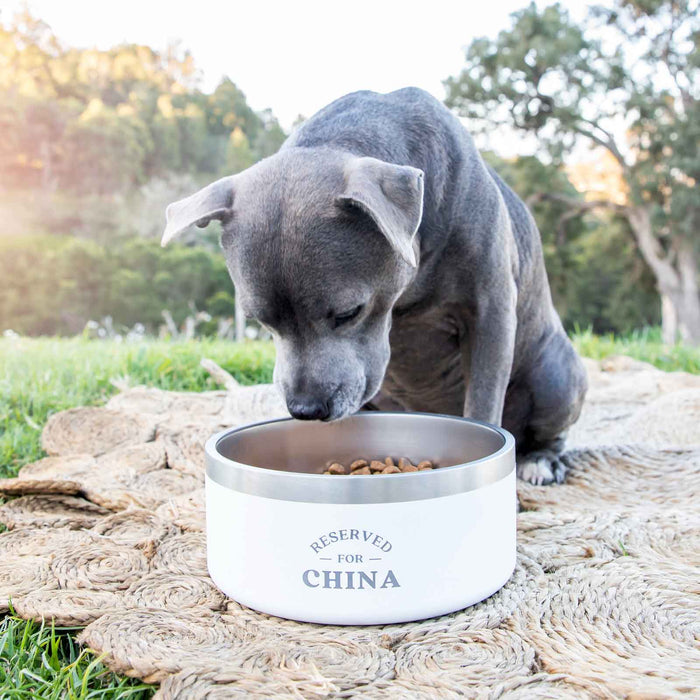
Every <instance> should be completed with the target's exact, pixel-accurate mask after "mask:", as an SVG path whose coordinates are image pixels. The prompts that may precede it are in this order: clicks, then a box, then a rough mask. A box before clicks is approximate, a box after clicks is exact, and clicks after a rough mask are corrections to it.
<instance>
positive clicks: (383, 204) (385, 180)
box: [336, 158, 423, 267]
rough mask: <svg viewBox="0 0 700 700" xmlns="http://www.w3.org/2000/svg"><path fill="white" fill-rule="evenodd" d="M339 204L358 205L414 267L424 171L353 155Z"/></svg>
mask: <svg viewBox="0 0 700 700" xmlns="http://www.w3.org/2000/svg"><path fill="white" fill-rule="evenodd" d="M336 202H337V203H338V205H339V206H342V207H348V206H350V207H357V208H358V209H361V210H362V211H363V212H365V214H367V215H368V216H369V217H370V218H371V219H372V220H373V221H374V223H375V224H376V225H377V228H378V229H379V230H380V231H381V232H382V233H383V234H384V236H386V238H387V240H388V241H389V243H390V244H391V246H392V247H393V248H394V250H395V251H396V252H397V253H398V254H399V255H400V256H401V257H402V258H403V259H404V260H405V261H406V262H407V263H408V264H409V265H411V266H412V267H416V266H417V262H416V256H415V253H414V252H413V237H414V236H415V234H416V231H417V230H418V227H419V226H420V222H421V217H422V216H423V171H422V170H419V169H418V168H412V167H411V166H409V165H395V164H393V163H386V162H384V161H383V160H377V159H376V158H354V159H353V160H352V161H350V162H349V163H348V165H347V166H346V171H345V192H343V194H341V195H339V196H338V197H337V199H336Z"/></svg>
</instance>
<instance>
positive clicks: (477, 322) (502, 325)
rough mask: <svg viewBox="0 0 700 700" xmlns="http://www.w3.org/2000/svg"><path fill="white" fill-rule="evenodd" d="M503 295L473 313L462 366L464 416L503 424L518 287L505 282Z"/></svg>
mask: <svg viewBox="0 0 700 700" xmlns="http://www.w3.org/2000/svg"><path fill="white" fill-rule="evenodd" d="M500 292H501V293H500V294H499V295H498V296H497V297H496V298H493V297H491V298H489V299H488V300H487V301H486V303H484V300H481V303H480V304H479V308H478V309H476V310H475V311H474V310H472V313H471V314H470V322H469V323H468V324H467V327H468V332H467V334H466V335H467V337H466V338H465V339H464V345H463V346H462V348H461V351H462V363H463V367H464V376H465V380H466V382H467V389H466V394H465V399H464V412H463V415H464V416H466V417H468V418H475V419H476V420H483V421H486V422H487V423H494V424H495V425H500V424H501V419H502V416H503V403H504V401H505V396H506V389H507V388H508V382H509V381H510V373H511V368H512V365H513V351H514V347H515V329H516V312H515V285H514V283H513V281H512V279H510V280H508V281H506V282H504V287H502V288H501V290H500Z"/></svg>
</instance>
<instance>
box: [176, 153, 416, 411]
mask: <svg viewBox="0 0 700 700" xmlns="http://www.w3.org/2000/svg"><path fill="white" fill-rule="evenodd" d="M422 209H423V172H422V171H421V170H418V169H416V168H412V167H410V166H402V165H394V164H391V163H386V162H384V161H380V160H376V159H374V158H363V157H355V156H351V155H349V154H347V153H344V152H339V151H333V150H330V149H305V148H290V149H286V150H282V151H280V152H279V153H277V154H276V155H274V156H271V157H270V158H267V159H265V160H263V161H261V162H259V163H257V164H256V165H254V166H252V167H251V168H249V169H248V170H245V171H243V172H241V173H239V174H237V175H233V176H230V177H225V178H223V179H221V180H218V181H216V182H214V183H212V184H210V185H208V186H207V187H205V188H204V189H202V190H200V191H199V192H197V193H196V194H193V195H192V196H190V197H187V198H186V199H183V200H180V201H179V202H175V203H173V204H171V205H170V206H169V207H168V209H167V214H166V217H167V226H166V229H165V233H164V235H163V245H165V244H166V243H167V242H168V241H169V240H171V239H172V238H173V237H174V236H176V235H177V234H178V233H179V232H181V231H183V230H184V229H185V228H187V227H188V226H190V225H192V224H197V225H198V226H200V227H203V226H206V225H207V224H208V223H209V222H210V221H211V220H212V219H218V220H220V221H221V223H222V226H223V230H224V233H223V236H222V239H221V245H222V248H223V251H224V255H225V257H226V263H227V266H228V269H229V272H230V274H231V278H232V279H233V282H234V285H235V287H236V293H237V294H238V295H239V299H240V301H241V302H242V306H243V308H244V309H245V311H246V314H247V315H249V316H251V317H253V318H256V319H257V320H258V321H260V322H261V323H262V324H263V325H264V326H266V327H267V328H268V329H269V330H270V331H271V333H272V335H273V338H274V341H275V345H276V349H277V362H276V365H275V373H274V378H275V382H276V383H277V384H278V385H279V386H280V388H281V389H282V391H283V393H284V396H285V399H286V401H287V406H288V408H289V411H290V413H291V414H292V415H293V416H294V417H296V418H301V419H320V420H335V419H338V418H342V417H343V416H346V415H348V414H350V413H353V412H355V411H357V410H358V409H359V408H360V407H361V406H362V404H363V403H365V402H366V401H368V400H370V399H371V398H372V397H373V396H374V395H375V394H376V393H377V391H378V390H379V388H380V386H381V383H382V379H383V377H384V372H385V370H386V366H387V363H388V361H389V329H390V326H391V311H392V307H393V305H394V303H395V301H396V300H397V299H398V297H399V296H400V295H401V293H402V292H403V291H404V290H405V289H406V287H407V286H408V284H409V283H410V281H411V280H412V279H413V278H414V276H415V271H416V266H417V251H418V245H417V242H416V241H415V240H414V237H415V233H416V231H417V229H418V226H419V224H420V221H421V215H422Z"/></svg>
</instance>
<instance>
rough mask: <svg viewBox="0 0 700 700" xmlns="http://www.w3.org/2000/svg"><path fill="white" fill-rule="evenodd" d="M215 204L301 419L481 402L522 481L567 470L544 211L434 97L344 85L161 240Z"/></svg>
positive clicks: (569, 388) (578, 367) (562, 357)
mask: <svg viewBox="0 0 700 700" xmlns="http://www.w3.org/2000/svg"><path fill="white" fill-rule="evenodd" d="M214 219H216V220H219V221H220V222H221V225H222V228H223V233H222V237H221V247H222V249H223V252H224V256H225V258H226V264H227V267H228V270H229V272H230V275H231V278H232V280H233V282H234V285H235V288H236V293H237V294H238V295H239V299H240V301H241V303H242V306H243V308H244V310H245V312H246V314H247V315H248V316H250V317H253V318H255V319H257V320H258V321H259V322H260V323H261V324H263V326H265V327H266V328H267V329H269V331H270V332H271V334H272V336H273V339H274V342H275V346H276V350H277V360H276V364H275V370H274V382H275V384H277V385H278V386H279V387H280V388H281V390H282V392H283V394H284V397H285V400H286V403H287V406H288V408H289V412H290V413H291V415H292V416H294V417H295V418H298V419H302V420H322V421H332V420H338V419H341V418H343V417H344V416H347V415H349V414H351V413H354V412H356V411H358V410H359V409H361V408H363V407H364V408H367V409H372V408H374V409H399V410H411V411H425V412H433V413H444V414H453V415H462V416H468V417H470V418H474V419H478V420H481V421H486V422H489V423H494V424H499V425H502V426H503V427H504V428H506V429H507V430H509V431H510V432H511V433H512V434H513V435H514V437H515V439H516V445H517V453H518V458H517V464H518V466H517V472H518V475H519V476H520V477H521V478H523V479H526V480H528V481H530V482H532V483H536V484H544V483H551V482H561V481H562V480H563V478H564V476H565V473H566V467H565V465H564V463H563V461H562V459H561V453H562V450H563V445H564V438H565V435H566V431H567V429H568V427H569V426H570V425H572V424H573V423H574V422H575V421H576V419H577V418H578V416H579V413H580V411H581V406H582V403H583V400H584V396H585V393H586V389H587V382H586V373H585V370H584V367H583V363H582V362H581V360H580V358H579V357H578V355H577V354H576V351H575V350H574V348H573V346H572V345H571V343H570V341H569V339H568V338H567V335H566V333H565V331H564V329H563V327H562V324H561V321H560V319H559V316H558V315H557V312H556V311H555V309H554V306H553V303H552V298H551V293H550V289H549V283H548V281H547V274H546V271H545V266H544V259H543V256H542V246H541V241H540V235H539V231H538V229H537V226H536V224H535V221H534V219H533V217H532V215H531V214H530V212H529V211H528V209H527V207H526V206H525V204H524V203H523V202H522V201H521V200H520V199H519V198H518V197H517V195H516V194H515V193H514V192H513V191H512V190H511V189H510V188H509V187H508V186H507V185H506V184H505V183H504V182H503V181H502V180H501V179H500V178H499V177H498V175H497V174H496V173H495V172H494V171H493V170H492V169H491V168H489V167H488V166H487V165H486V164H485V163H484V161H483V160H482V158H481V156H480V154H479V153H478V151H477V149H476V147H475V145H474V142H473V140H472V138H471V136H470V135H469V133H468V132H467V130H466V129H465V128H464V127H463V126H462V124H461V123H460V121H459V120H458V119H457V117H456V116H455V115H454V114H452V113H451V112H450V111H449V110H448V109H447V108H446V107H445V106H444V105H443V104H442V103H441V102H439V101H438V100H437V99H435V98H434V97H432V96H431V95H429V94H428V93H427V92H425V91H423V90H420V89H418V88H404V89H401V90H397V91H395V92H391V93H388V94H379V93H375V92H371V91H360V92H354V93H351V94H349V95H346V96H344V97H341V98H340V99H338V100H336V101H335V102H332V103H331V104H330V105H328V106H327V107H324V108H323V109H321V110H320V111H319V112H318V113H317V114H315V115H314V116H313V117H311V118H310V119H308V120H307V121H306V122H304V123H303V124H302V125H301V126H300V127H298V128H297V129H296V130H295V131H294V132H293V133H292V134H291V135H290V136H289V137H288V138H287V140H286V141H285V142H284V144H283V145H282V147H281V148H280V149H279V151H278V152H277V153H276V154H275V155H272V156H270V157H268V158H265V159H264V160H262V161H260V162H258V163H256V164H255V165H253V166H251V167H250V168H248V169H247V170H244V171H243V172H240V173H238V174H236V175H232V176H229V177H224V178H222V179H220V180H217V181H216V182H213V183H212V184H210V185H208V186H206V187H204V188H203V189H202V190H200V191H199V192H197V193H195V194H193V195H191V196H190V197H187V198H185V199H182V200H180V201H177V202H174V203H173V204H171V205H169V206H168V208H167V211H166V220H167V224H166V228H165V232H164V234H163V240H162V244H163V245H165V244H167V243H168V241H170V240H171V239H172V238H173V237H175V236H176V235H177V234H178V233H180V232H182V231H184V230H185V229H187V228H188V227H189V226H191V225H192V224H197V225H198V226H199V227H204V226H206V225H207V224H208V223H209V222H210V221H212V220H214Z"/></svg>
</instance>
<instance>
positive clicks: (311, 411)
mask: <svg viewBox="0 0 700 700" xmlns="http://www.w3.org/2000/svg"><path fill="white" fill-rule="evenodd" d="M287 408H288V409H289V412H290V413H291V414H292V416H293V417H294V418H297V419H298V420H326V418H328V416H330V414H331V409H330V406H329V405H328V403H327V402H326V401H318V400H315V399H305V400H298V399H292V400H291V401H288V402H287Z"/></svg>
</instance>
